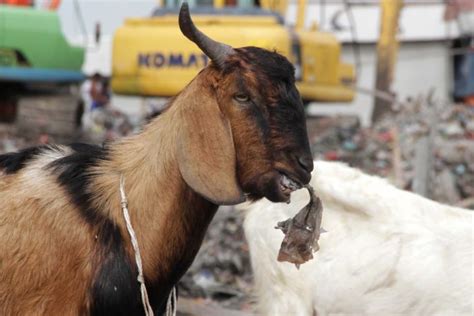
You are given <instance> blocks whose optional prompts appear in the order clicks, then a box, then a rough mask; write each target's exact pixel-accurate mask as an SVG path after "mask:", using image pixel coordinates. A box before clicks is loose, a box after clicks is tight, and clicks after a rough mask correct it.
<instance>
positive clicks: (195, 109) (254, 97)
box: [0, 5, 313, 315]
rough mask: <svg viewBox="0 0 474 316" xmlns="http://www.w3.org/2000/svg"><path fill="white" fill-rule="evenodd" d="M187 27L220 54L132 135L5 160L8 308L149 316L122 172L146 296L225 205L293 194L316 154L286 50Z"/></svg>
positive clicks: (0, 210) (3, 262)
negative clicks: (228, 41) (126, 215)
mask: <svg viewBox="0 0 474 316" xmlns="http://www.w3.org/2000/svg"><path fill="white" fill-rule="evenodd" d="M179 24H180V27H181V30H182V32H183V33H184V35H185V36H187V37H188V38H189V39H191V40H192V41H193V42H195V43H196V44H197V45H198V46H199V47H200V48H201V49H202V51H203V52H204V53H206V54H207V55H208V56H209V57H210V59H211V60H212V63H211V64H210V65H209V66H208V67H206V68H204V69H203V70H202V71H201V72H200V73H199V75H197V76H196V78H194V80H193V81H192V82H191V83H190V84H189V85H188V86H187V87H186V88H185V89H184V90H183V91H182V92H181V93H180V94H179V95H178V96H176V98H174V99H173V100H172V101H171V103H170V105H169V107H168V109H167V110H166V111H165V112H164V113H163V114H162V115H161V116H159V117H158V118H156V119H154V120H153V121H152V122H150V123H149V124H148V125H147V126H146V127H145V128H144V130H143V131H142V132H141V133H139V134H137V135H134V136H131V137H129V138H125V139H123V140H120V141H117V142H116V143H111V144H109V145H107V146H105V147H96V146H91V145H85V144H75V145H70V146H44V147H36V148H30V149H25V150H23V151H20V152H17V153H10V154H5V155H2V156H0V315H79V314H80V315H138V314H142V313H143V307H142V306H141V299H140V291H139V285H138V282H137V268H136V265H135V262H134V260H133V249H132V247H131V242H130V240H129V238H128V234H127V231H126V228H125V222H124V219H123V217H122V210H121V204H120V201H121V199H120V193H119V182H120V177H121V176H123V177H124V179H125V191H126V192H127V196H128V202H129V204H128V206H129V209H130V212H131V215H130V216H131V221H132V224H133V226H134V228H135V231H136V233H137V239H138V243H139V245H140V249H141V254H142V259H143V269H144V276H145V280H146V284H147V287H148V293H149V295H150V300H151V304H152V306H153V308H154V310H155V311H156V312H157V313H160V312H163V309H164V306H165V305H166V304H165V303H166V298H167V296H168V294H169V292H170V290H171V289H172V287H173V286H174V284H176V282H178V280H179V279H180V277H181V276H182V275H183V274H184V272H185V271H186V270H187V269H188V267H189V265H190V264H191V262H192V261H193V259H194V257H195V255H196V253H197V251H198V249H199V247H200V245H201V242H202V239H203V236H204V233H205V232H206V229H207V226H208V225H209V222H210V221H211V219H212V218H213V216H214V214H215V212H216V210H217V207H218V205H219V204H235V203H239V202H242V201H243V200H244V199H245V197H248V198H249V199H252V200H256V199H259V198H262V197H267V198H268V199H270V200H272V201H275V202H282V201H287V200H288V199H289V196H290V193H291V191H292V190H293V189H294V188H295V186H300V185H303V184H306V183H308V181H309V180H310V172H311V170H312V169H313V160H312V158H311V153H310V149H309V144H308V138H307V133H306V124H305V115H304V109H303V104H302V102H301V99H300V96H299V94H298V91H297V90H296V87H295V78H294V69H293V67H292V65H291V64H290V63H289V62H288V60H287V59H286V58H285V57H283V56H281V55H279V54H277V53H275V52H270V51H267V50H264V49H261V48H256V47H244V48H236V49H234V48H232V47H230V46H227V45H225V44H221V43H218V42H215V41H213V40H212V39H210V38H208V37H207V36H206V35H204V34H203V33H201V32H200V31H199V30H197V29H196V27H195V26H194V25H193V23H192V21H191V18H190V16H189V11H188V7H187V5H183V6H182V8H181V11H180V16H179Z"/></svg>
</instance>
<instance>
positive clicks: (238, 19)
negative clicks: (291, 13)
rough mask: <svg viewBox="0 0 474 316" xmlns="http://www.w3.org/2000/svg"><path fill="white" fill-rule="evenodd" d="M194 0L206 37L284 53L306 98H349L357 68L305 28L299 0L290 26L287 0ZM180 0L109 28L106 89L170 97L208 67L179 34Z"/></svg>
mask: <svg viewBox="0 0 474 316" xmlns="http://www.w3.org/2000/svg"><path fill="white" fill-rule="evenodd" d="M257 3H258V5H255V4H254V3H251V2H249V0H237V2H236V1H235V0H213V1H212V0H194V1H191V2H190V6H191V11H192V16H193V20H194V21H195V23H196V24H197V26H198V27H199V28H200V29H201V30H202V31H203V32H204V33H205V34H208V35H209V36H210V37H212V38H214V39H216V40H218V41H220V42H224V43H227V44H229V45H231V46H233V47H242V46H257V47H262V48H266V49H270V50H276V51H277V52H279V53H281V54H283V55H285V56H286V57H287V58H288V59H289V60H290V61H291V62H292V63H293V64H294V66H295V69H296V79H297V87H298V89H299V91H300V94H301V96H302V98H303V100H304V101H305V102H314V101H316V102H321V101H324V102H334V101H351V100H352V99H353V97H354V91H353V89H351V88H350V87H349V85H350V84H351V83H353V81H354V78H355V74H354V67H353V66H352V65H349V64H346V63H343V62H342V61H341V58H340V56H341V44H340V43H339V42H338V40H337V39H336V37H335V36H334V35H332V34H330V33H327V32H321V31H319V30H318V27H317V25H316V24H314V25H312V26H311V27H309V28H305V27H304V25H303V24H304V23H303V20H304V13H305V1H304V0H300V1H299V2H298V13H297V15H298V19H297V23H296V25H293V26H289V25H286V24H285V23H284V18H283V16H284V14H285V12H286V10H287V4H286V1H284V0H282V1H280V2H278V1H270V0H261V1H257ZM178 6H179V5H178V2H177V1H174V0H166V3H163V4H162V5H161V6H160V7H159V8H158V9H156V10H155V11H154V12H153V14H152V16H151V17H147V18H131V19H128V20H126V21H125V23H124V24H123V25H122V26H121V27H120V28H119V29H118V30H117V31H116V32H115V35H114V41H113V50H112V51H113V56H112V89H113V91H114V93H116V94H123V95H133V96H141V97H169V96H173V95H175V94H177V93H178V92H179V91H180V90H182V89H183V88H184V86H185V85H186V84H187V83H188V82H189V81H190V80H191V79H192V78H193V77H194V76H195V75H196V74H197V73H198V72H199V70H200V69H201V68H203V67H204V66H206V65H207V63H208V62H209V61H208V58H207V57H206V56H205V55H204V54H203V53H202V52H201V51H200V50H199V48H198V47H196V46H195V45H194V44H193V43H192V42H190V41H189V40H187V39H186V38H185V37H184V36H182V34H181V32H180V30H179V27H178V23H177V20H178V18H177V14H178Z"/></svg>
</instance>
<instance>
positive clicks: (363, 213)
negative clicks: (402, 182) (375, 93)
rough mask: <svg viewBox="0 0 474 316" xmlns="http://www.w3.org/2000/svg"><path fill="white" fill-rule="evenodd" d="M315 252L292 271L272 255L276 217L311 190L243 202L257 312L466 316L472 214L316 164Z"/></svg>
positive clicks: (277, 235)
mask: <svg viewBox="0 0 474 316" xmlns="http://www.w3.org/2000/svg"><path fill="white" fill-rule="evenodd" d="M311 184H312V185H313V186H314V188H315V190H316V193H317V195H318V196H319V197H320V198H321V199H322V201H323V207H324V211H323V221H322V226H323V227H324V228H325V229H326V230H327V231H328V233H324V234H322V235H321V239H320V242H319V244H320V250H319V251H318V252H317V253H315V258H314V259H313V260H312V261H309V262H308V263H305V264H303V265H302V266H301V268H300V270H297V269H296V268H295V267H294V266H293V265H291V264H288V263H280V262H277V260H276V258H277V253H278V250H279V248H280V244H281V241H282V239H283V234H282V233H281V231H279V230H276V229H274V225H273V224H276V223H277V222H278V221H282V220H285V219H287V218H289V217H292V216H294V215H295V214H296V213H297V212H298V211H299V210H300V209H301V208H302V207H303V206H304V205H306V204H307V202H308V200H309V197H308V194H307V193H306V192H305V191H304V190H300V191H297V192H295V193H293V196H292V201H293V202H292V203H291V204H290V205H285V204H272V203H270V202H268V201H260V202H257V203H255V204H254V205H251V206H245V207H247V214H246V220H245V227H244V228H245V234H246V237H247V240H248V242H249V246H250V254H251V260H252V266H253V269H254V273H255V287H256V295H257V300H258V304H259V310H260V312H261V313H262V314H264V315H313V312H314V311H316V312H317V314H318V315H329V314H338V315H341V314H342V315H344V314H358V315H389V314H403V315H407V314H408V315H410V314H411V315H436V314H438V315H471V313H472V311H473V301H474V298H473V282H472V280H473V279H472V263H473V259H472V256H473V213H472V212H470V211H468V210H464V209H459V208H454V207H450V206H447V205H442V204H439V203H436V202H433V201H430V200H428V199H425V198H422V197H420V196H417V195H415V194H413V193H410V192H406V191H402V190H399V189H397V188H395V187H393V186H392V185H390V184H388V183H387V182H386V181H385V180H383V179H380V178H377V177H371V176H368V175H365V174H363V173H362V172H360V171H358V170H356V169H352V168H349V167H347V166H344V165H342V164H339V163H329V162H316V164H315V171H314V173H313V179H312V181H311Z"/></svg>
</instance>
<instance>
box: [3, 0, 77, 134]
mask: <svg viewBox="0 0 474 316" xmlns="http://www.w3.org/2000/svg"><path fill="white" fill-rule="evenodd" d="M32 3H33V1H28V0H8V1H5V0H0V21H1V23H0V95H1V98H0V121H3V122H16V125H17V127H18V129H19V131H20V133H22V134H24V135H26V136H32V137H37V135H38V134H43V133H44V134H49V135H52V136H53V137H54V139H55V141H61V140H63V139H65V140H66V139H68V138H70V137H71V136H72V135H73V134H74V133H75V132H76V131H77V127H78V125H79V123H80V116H81V100H80V96H79V93H77V92H78V90H79V89H78V87H79V83H81V81H82V80H84V75H83V73H82V71H81V67H82V63H83V61H84V49H83V48H81V47H75V46H72V45H70V44H69V43H68V42H67V40H66V38H65V37H64V35H63V33H62V31H61V24H60V20H59V16H58V14H57V13H56V12H55V11H54V10H49V9H55V8H56V7H57V5H59V1H51V2H50V3H51V4H50V5H51V7H50V8H46V9H38V8H36V7H35V6H34V5H33V4H32ZM74 91H76V92H74Z"/></svg>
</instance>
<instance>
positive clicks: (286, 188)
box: [280, 173, 302, 198]
mask: <svg viewBox="0 0 474 316" xmlns="http://www.w3.org/2000/svg"><path fill="white" fill-rule="evenodd" d="M301 187H302V185H301V184H300V183H298V182H297V181H295V180H293V179H291V178H290V177H288V176H287V175H286V174H284V173H280V191H281V192H282V193H283V194H284V195H285V196H287V197H288V198H289V197H290V195H291V192H293V191H296V190H298V189H301Z"/></svg>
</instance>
